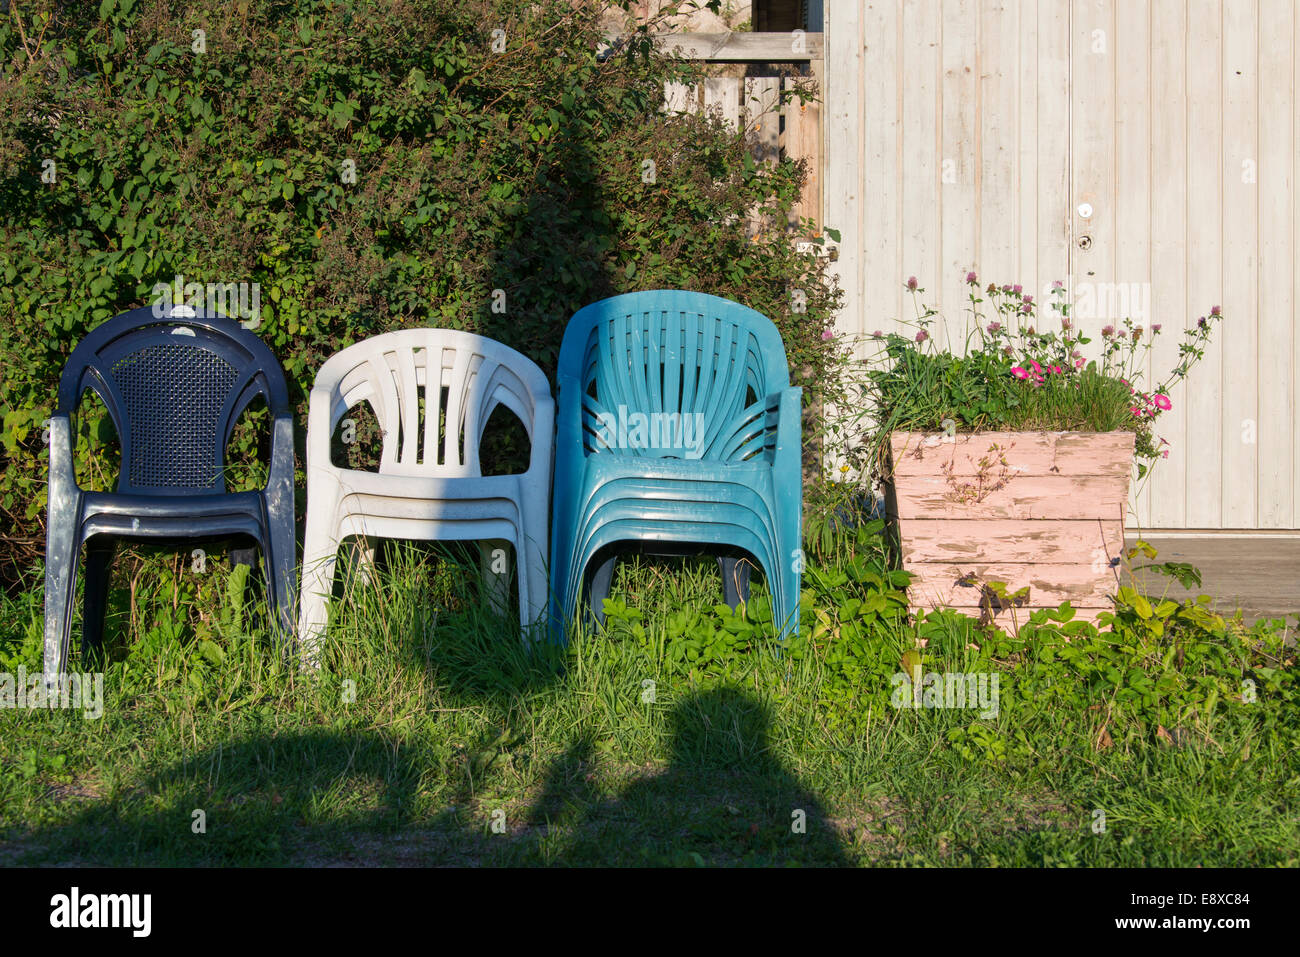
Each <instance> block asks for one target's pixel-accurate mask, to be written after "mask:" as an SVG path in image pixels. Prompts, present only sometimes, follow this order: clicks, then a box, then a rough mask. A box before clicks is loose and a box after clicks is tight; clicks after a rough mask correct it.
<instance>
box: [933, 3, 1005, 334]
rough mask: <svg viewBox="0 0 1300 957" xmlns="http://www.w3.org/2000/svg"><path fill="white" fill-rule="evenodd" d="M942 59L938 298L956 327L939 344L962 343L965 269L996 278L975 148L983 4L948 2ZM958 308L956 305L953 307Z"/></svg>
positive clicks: (984, 278) (942, 38)
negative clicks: (982, 222) (982, 247)
mask: <svg viewBox="0 0 1300 957" xmlns="http://www.w3.org/2000/svg"><path fill="white" fill-rule="evenodd" d="M941 16H942V23H941V39H940V57H941V59H942V64H943V89H942V91H941V104H940V113H941V121H940V136H941V139H940V148H939V157H940V160H939V165H940V192H939V201H940V204H941V206H940V210H941V217H942V223H941V226H940V231H941V236H940V243H941V251H940V270H941V274H940V276H938V277H936V287H935V288H937V289H939V290H940V297H939V301H940V302H941V303H942V306H943V309H944V312H945V313H946V314H948V316H949V318H950V321H951V323H952V327H953V328H952V329H948V328H946V327H945V329H944V332H943V334H942V335H940V334H939V333H938V332H936V333H935V342H936V345H938V346H940V347H943V348H952V347H960V345H961V339H960V337H959V336H957V335H956V330H957V328H960V326H961V324H962V318H963V315H964V313H963V310H964V309H965V303H966V293H967V287H966V285H965V282H964V279H965V276H966V273H967V272H969V271H971V270H975V271H976V272H978V273H979V275H980V279H981V280H983V281H991V277H989V276H988V275H987V274H986V271H984V270H983V266H982V264H981V263H980V262H979V249H978V242H979V225H978V216H979V192H978V178H979V154H978V152H977V149H976V144H977V136H978V129H979V127H978V117H977V115H976V109H975V107H976V101H977V98H978V95H979V84H978V82H977V81H978V73H977V70H978V69H979V52H978V49H977V46H976V41H977V31H978V28H979V5H978V4H977V3H976V2H975V0H943V5H942V9H941ZM954 304H956V306H957V308H956V309H954V308H953V305H954Z"/></svg>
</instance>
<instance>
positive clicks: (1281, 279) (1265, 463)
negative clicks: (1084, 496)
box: [1256, 0, 1300, 528]
mask: <svg viewBox="0 0 1300 957" xmlns="http://www.w3.org/2000/svg"><path fill="white" fill-rule="evenodd" d="M1259 16H1260V19H1259V77H1260V81H1259V165H1258V178H1259V183H1258V185H1257V187H1256V190H1257V192H1258V196H1259V376H1258V381H1259V452H1258V455H1259V458H1258V467H1259V526H1260V527H1261V528H1294V527H1296V526H1297V524H1300V522H1297V517H1296V511H1295V507H1296V506H1295V501H1296V499H1295V491H1294V489H1295V482H1296V476H1295V472H1294V469H1295V455H1296V441H1297V437H1296V430H1297V422H1296V382H1295V370H1294V367H1293V365H1292V362H1293V358H1292V357H1293V356H1294V355H1295V349H1296V328H1295V322H1296V291H1295V283H1296V282H1297V281H1298V276H1300V254H1298V253H1297V251H1296V248H1295V237H1296V233H1295V229H1296V218H1295V217H1296V179H1295V175H1296V174H1295V169H1294V166H1293V163H1295V162H1296V151H1297V150H1300V144H1296V140H1295V137H1296V125H1297V124H1296V111H1297V110H1300V102H1297V99H1296V92H1297V89H1296V87H1295V85H1294V84H1293V83H1291V84H1289V83H1287V82H1286V79H1287V77H1288V76H1290V75H1291V74H1292V71H1293V70H1295V69H1296V65H1295V56H1296V45H1295V43H1296V41H1295V37H1296V30H1297V19H1298V18H1297V15H1296V7H1295V3H1294V2H1293V0H1260V6H1259ZM1293 144H1295V145H1294V146H1293Z"/></svg>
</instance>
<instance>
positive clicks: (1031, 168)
mask: <svg viewBox="0 0 1300 957" xmlns="http://www.w3.org/2000/svg"><path fill="white" fill-rule="evenodd" d="M1018 15H1019V16H1018V22H1019V29H1018V31H1017V37H1016V67H1015V69H1014V73H1013V76H1014V77H1015V78H1016V179H1015V204H1016V208H1015V217H1016V218H1015V221H1016V225H1017V231H1016V276H1017V277H1018V279H1017V282H1022V283H1024V285H1025V291H1026V292H1029V293H1032V294H1033V296H1034V301H1035V302H1036V303H1037V304H1038V305H1039V306H1040V307H1042V306H1044V305H1045V303H1046V298H1045V297H1044V295H1043V289H1042V286H1043V279H1042V277H1041V276H1039V274H1038V156H1037V153H1038V96H1039V90H1038V4H1037V3H1036V2H1034V3H1021V4H1019V5H1018Z"/></svg>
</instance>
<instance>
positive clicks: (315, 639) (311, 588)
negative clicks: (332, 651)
mask: <svg viewBox="0 0 1300 957" xmlns="http://www.w3.org/2000/svg"><path fill="white" fill-rule="evenodd" d="M326 521H328V522H329V525H328V526H327V527H322V525H321V524H320V523H317V525H316V526H315V527H313V526H312V525H311V524H310V523H309V524H308V525H307V538H306V541H305V543H304V544H303V555H302V588H301V589H300V591H299V597H298V642H299V645H300V646H301V653H302V663H303V666H304V667H308V668H317V667H319V666H320V646H321V642H322V639H323V638H324V636H325V625H326V623H327V619H328V615H329V600H330V595H331V593H332V592H333V590H334V563H335V560H336V559H337V556H338V538H337V537H336V528H337V525H336V521H337V516H334V515H328V516H327V517H326Z"/></svg>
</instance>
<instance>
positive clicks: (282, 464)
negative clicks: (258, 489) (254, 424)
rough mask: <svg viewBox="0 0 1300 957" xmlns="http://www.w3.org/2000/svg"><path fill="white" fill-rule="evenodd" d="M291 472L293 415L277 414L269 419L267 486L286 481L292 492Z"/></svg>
mask: <svg viewBox="0 0 1300 957" xmlns="http://www.w3.org/2000/svg"><path fill="white" fill-rule="evenodd" d="M293 473H294V454H293V416H292V415H277V416H276V417H275V418H274V419H272V420H271V468H270V474H269V476H268V477H267V483H266V484H267V488H268V489H269V488H270V487H271V486H272V485H277V484H283V483H285V482H287V483H288V485H289V488H290V491H291V492H292V489H293V484H294V474H293Z"/></svg>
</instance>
